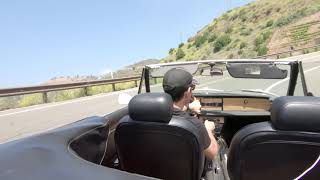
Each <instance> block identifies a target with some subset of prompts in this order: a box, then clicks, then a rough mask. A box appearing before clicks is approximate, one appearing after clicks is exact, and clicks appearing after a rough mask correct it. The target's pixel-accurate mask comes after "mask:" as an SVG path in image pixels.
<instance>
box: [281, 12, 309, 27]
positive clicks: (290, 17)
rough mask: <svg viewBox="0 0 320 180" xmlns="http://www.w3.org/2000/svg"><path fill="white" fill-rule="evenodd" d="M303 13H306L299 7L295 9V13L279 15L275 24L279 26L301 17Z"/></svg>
mask: <svg viewBox="0 0 320 180" xmlns="http://www.w3.org/2000/svg"><path fill="white" fill-rule="evenodd" d="M305 15H306V13H305V9H300V10H298V11H296V12H295V13H293V14H290V15H288V16H287V17H280V18H279V19H278V20H277V21H276V23H275V25H276V26H278V27H281V26H284V25H287V24H289V23H291V22H292V21H293V20H294V19H297V18H300V17H303V16H305Z"/></svg>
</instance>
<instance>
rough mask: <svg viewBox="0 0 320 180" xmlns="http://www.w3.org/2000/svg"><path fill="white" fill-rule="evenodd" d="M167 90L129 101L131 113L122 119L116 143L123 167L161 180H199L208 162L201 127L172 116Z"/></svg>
mask: <svg viewBox="0 0 320 180" xmlns="http://www.w3.org/2000/svg"><path fill="white" fill-rule="evenodd" d="M172 111H173V102H172V99H171V97H170V96H169V95H168V94H165V93H145V94H139V95H136V96H135V97H133V99H132V100H131V101H130V102H129V116H125V117H124V118H122V119H121V120H120V122H119V125H118V126H117V128H116V132H115V143H116V148H117V153H118V157H119V161H120V167H121V169H122V170H125V171H128V172H133V173H138V174H142V175H146V176H151V177H157V178H161V179H174V180H179V179H183V180H189V179H190V180H191V179H192V180H199V179H200V178H201V173H202V170H203V164H204V155H203V153H202V151H201V150H200V147H199V143H198V137H199V135H198V134H197V132H198V130H197V128H196V127H195V126H194V125H193V124H192V123H190V122H188V121H185V120H184V119H183V118H179V117H172Z"/></svg>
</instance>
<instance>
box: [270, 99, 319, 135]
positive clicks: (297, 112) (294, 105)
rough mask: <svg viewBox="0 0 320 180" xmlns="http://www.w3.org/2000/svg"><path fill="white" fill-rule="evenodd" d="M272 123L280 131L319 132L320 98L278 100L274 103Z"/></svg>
mask: <svg viewBox="0 0 320 180" xmlns="http://www.w3.org/2000/svg"><path fill="white" fill-rule="evenodd" d="M271 122H272V124H273V125H274V127H275V128H276V129H279V130H291V131H311V132H319V131H320V98H318V97H294V96H287V97H279V98H276V99H275V100H274V101H273V103H272V108H271Z"/></svg>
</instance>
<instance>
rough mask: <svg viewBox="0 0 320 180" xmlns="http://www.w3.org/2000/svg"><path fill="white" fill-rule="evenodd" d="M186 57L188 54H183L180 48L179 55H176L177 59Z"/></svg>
mask: <svg viewBox="0 0 320 180" xmlns="http://www.w3.org/2000/svg"><path fill="white" fill-rule="evenodd" d="M185 55H186V54H185V53H184V52H183V50H182V49H180V48H179V49H178V51H177V54H176V58H177V60H178V59H181V58H183V57H184V56H185Z"/></svg>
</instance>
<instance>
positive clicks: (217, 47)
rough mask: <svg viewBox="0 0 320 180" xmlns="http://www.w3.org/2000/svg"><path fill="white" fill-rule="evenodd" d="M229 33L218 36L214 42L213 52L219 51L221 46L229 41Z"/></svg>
mask: <svg viewBox="0 0 320 180" xmlns="http://www.w3.org/2000/svg"><path fill="white" fill-rule="evenodd" d="M231 41H232V40H231V38H230V36H229V35H222V36H220V37H219V38H218V39H217V40H216V41H215V43H214V52H218V51H220V50H221V49H222V48H223V47H225V46H227V45H228V44H229V43H230V42H231Z"/></svg>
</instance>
